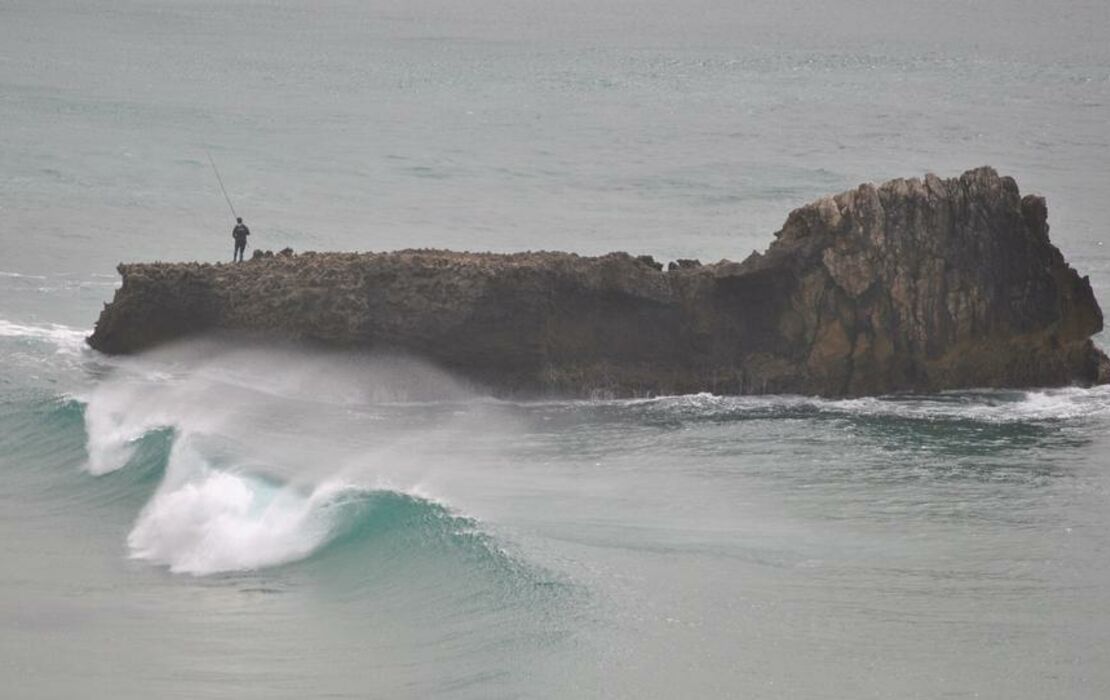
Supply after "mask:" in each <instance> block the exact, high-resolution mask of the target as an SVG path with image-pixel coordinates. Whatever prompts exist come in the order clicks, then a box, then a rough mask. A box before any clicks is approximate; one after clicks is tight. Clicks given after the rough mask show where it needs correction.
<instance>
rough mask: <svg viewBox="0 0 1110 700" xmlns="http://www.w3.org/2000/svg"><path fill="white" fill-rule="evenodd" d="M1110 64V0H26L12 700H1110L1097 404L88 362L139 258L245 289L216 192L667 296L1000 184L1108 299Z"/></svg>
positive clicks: (19, 14) (194, 353) (1106, 517)
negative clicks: (788, 224) (619, 273)
mask: <svg viewBox="0 0 1110 700" xmlns="http://www.w3.org/2000/svg"><path fill="white" fill-rule="evenodd" d="M1108 35H1110V5H1107V4H1106V3H1105V2H1104V1H1103V0H1065V1H1061V2H1056V3H1044V2H1029V1H1026V0H978V1H975V2H972V1H970V0H937V1H936V2H932V3H920V2H910V1H909V0H890V1H888V2H882V3H880V2H876V1H872V0H830V1H829V2H816V1H815V0H781V1H777V2H771V1H769V0H755V1H753V2H745V3H729V2H724V0H690V1H689V2H685V3H674V2H662V0H597V1H596V2H590V3H586V2H579V1H578V0H563V1H562V2H539V1H538V0H520V1H517V2H509V1H508V0H470V1H468V2H466V3H458V2H448V1H446V0H408V1H402V0H374V1H372V2H363V1H355V0H336V1H334V2H328V3H308V2H294V1H292V0H230V1H227V2H212V1H208V0H145V1H140V0H104V1H95V2H94V1H90V2H72V1H63V0H3V1H2V2H0V124H2V125H3V128H2V129H0V358H2V360H0V688H2V689H3V690H2V691H0V695H3V696H4V697H12V698H72V697H82V698H151V697H165V698H170V697H175V698H176V697H179V698H308V697H329V698H430V697H442V698H610V697H612V698H645V697H650V698H675V697H689V698H718V697H721V698H724V697H742V698H784V697H797V698H864V697H874V698H937V697H979V698H1048V697H1056V698H1104V697H1108V696H1110V664H1107V663H1106V661H1107V659H1110V451H1108V450H1110V430H1108V429H1110V389H1108V388H1106V387H1097V388H1093V389H1081V388H1059V389H1037V388H1025V389H1020V388H1018V389H1013V390H1006V391H999V390H978V391H963V392H953V393H945V394H940V395H932V396H885V397H875V398H860V399H851V400H826V399H819V398H811V397H801V396H761V397H724V396H714V395H709V394H698V395H692V396H668V397H656V398H644V399H636V400H598V401H505V400H499V399H497V398H494V397H492V396H489V395H484V394H483V393H481V392H480V391H477V390H475V389H473V388H472V387H470V386H468V385H466V384H465V383H462V382H460V381H458V379H457V378H455V377H452V376H451V375H450V374H448V373H446V372H444V371H443V370H441V369H438V368H436V367H433V366H430V365H427V364H425V363H423V362H421V361H420V360H419V358H403V357H390V358H385V357H367V356H359V355H354V354H346V353H338V352H334V353H332V352H322V351H308V350H304V349H298V348H292V347H280V348H277V347H260V346H247V345H228V344H226V343H217V342H215V341H208V340H203V339H199V340H197V341H194V342H189V343H185V344H181V345H178V346H173V347H167V348H164V349H161V350H158V351H156V352H151V353H148V354H145V355H143V356H138V357H131V358H111V357H106V356H103V355H100V354H98V353H96V352H94V351H92V350H90V349H89V348H87V347H86V346H85V344H84V337H85V336H86V335H87V334H88V333H89V332H90V331H91V328H92V325H93V323H94V322H95V320H96V317H97V315H98V313H99V311H100V308H101V306H102V304H103V303H104V302H106V301H108V300H110V299H111V296H112V294H113V292H114V289H115V288H116V287H117V286H118V284H119V278H118V275H117V274H116V273H115V271H114V268H115V265H116V264H117V263H118V262H120V261H148V260H171V261H176V260H204V261H212V262H215V261H223V260H228V261H229V260H230V257H231V254H232V241H231V236H230V231H231V225H232V221H233V219H232V213H231V211H230V210H229V207H228V204H227V202H225V201H224V197H223V194H222V193H221V191H220V186H219V184H218V182H217V179H216V175H215V173H214V172H213V168H212V165H211V164H210V162H209V156H211V158H212V160H213V161H214V162H215V163H216V165H217V166H218V168H219V172H220V174H221V175H222V178H223V181H224V183H225V184H226V185H227V191H228V195H229V196H230V199H231V203H232V205H233V206H234V208H235V210H236V211H237V213H238V214H239V215H241V216H243V217H244V219H245V220H246V223H247V224H248V225H249V226H250V227H251V229H252V236H251V240H250V243H251V246H252V248H258V249H272V250H275V251H276V250H279V249H282V248H284V247H287V246H288V247H292V248H293V249H294V250H296V251H306V250H317V251H323V250H378V251H380V250H392V249H398V248H410V247H411V248H424V247H443V248H452V249H461V250H474V251H484V250H491V251H522V250H541V249H547V250H571V251H575V252H579V253H582V254H601V253H606V252H609V251H613V250H626V251H629V252H632V253H634V254H650V255H654V256H655V257H656V258H657V259H659V260H661V261H664V262H666V261H669V260H673V259H676V258H698V259H700V260H702V261H706V262H708V261H716V260H719V259H722V258H728V259H733V260H739V259H743V258H744V257H746V256H747V255H748V254H749V253H750V252H751V251H752V250H762V249H764V248H765V247H766V246H767V245H768V244H769V243H770V241H771V240H772V238H773V233H774V232H775V231H776V230H777V229H778V228H779V226H781V224H782V222H783V221H784V220H785V218H786V215H787V214H788V212H789V211H790V210H791V209H792V208H794V207H797V206H801V205H802V204H805V203H806V202H808V201H811V200H813V199H815V198H817V197H820V196H822V195H825V194H829V193H834V192H838V191H841V190H845V189H850V188H852V187H855V186H856V185H857V184H859V183H860V182H867V181H881V180H884V179H888V178H891V177H900V176H905V177H909V176H920V175H922V174H924V173H925V172H936V173H937V174H939V175H942V176H953V175H957V174H959V173H960V172H962V171H963V170H966V169H969V168H972V167H975V166H979V165H984V164H990V165H993V166H995V167H996V168H997V169H998V170H999V171H1000V172H1002V173H1003V174H1008V175H1012V176H1013V177H1015V179H1016V180H1017V181H1018V183H1019V185H1020V186H1021V187H1022V190H1023V193H1028V192H1035V193H1039V194H1043V195H1045V196H1046V197H1047V199H1048V205H1049V223H1050V225H1051V227H1052V231H1051V235H1052V238H1053V241H1054V242H1055V243H1056V245H1057V246H1059V247H1060V248H1061V250H1062V251H1063V252H1064V254H1065V256H1066V257H1067V259H1068V260H1069V261H1070V262H1071V264H1072V265H1073V266H1075V267H1076V268H1077V269H1078V270H1079V272H1080V274H1083V275H1090V278H1091V283H1092V285H1093V287H1094V290H1095V294H1096V297H1097V298H1099V299H1100V300H1102V301H1103V302H1106V301H1107V300H1110V254H1108V252H1107V247H1105V246H1104V243H1105V242H1106V239H1107V235H1106V229H1105V226H1106V223H1105V222H1107V221H1110V197H1108V196H1107V195H1108V193H1110V168H1108V166H1107V164H1108V163H1110V126H1108V125H1110V43H1108V42H1107V41H1106V40H1105V37H1106V36H1108ZM250 252H251V251H250V250H248V255H249V254H250ZM1096 342H1099V343H1100V344H1101V345H1102V346H1103V347H1106V346H1107V345H1108V344H1110V343H1107V337H1106V334H1105V333H1103V334H1100V335H1099V336H1098V337H1096Z"/></svg>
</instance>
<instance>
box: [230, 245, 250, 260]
mask: <svg viewBox="0 0 1110 700" xmlns="http://www.w3.org/2000/svg"><path fill="white" fill-rule="evenodd" d="M246 249H247V242H246V241H243V242H242V243H240V242H239V241H236V242H235V254H234V255H232V256H231V261H232V262H236V261H238V262H243V252H244V251H246Z"/></svg>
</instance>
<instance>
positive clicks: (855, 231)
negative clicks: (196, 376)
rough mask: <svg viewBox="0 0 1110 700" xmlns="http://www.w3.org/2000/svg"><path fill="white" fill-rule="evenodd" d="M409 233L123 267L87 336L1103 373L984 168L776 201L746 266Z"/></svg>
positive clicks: (522, 387) (112, 348)
mask: <svg viewBox="0 0 1110 700" xmlns="http://www.w3.org/2000/svg"><path fill="white" fill-rule="evenodd" d="M681 263H682V264H680V265H673V264H672V266H671V268H672V269H669V270H666V271H664V270H662V269H660V268H661V266H660V265H658V264H656V263H655V262H654V261H653V260H651V259H650V258H645V257H640V258H636V257H632V256H630V255H627V254H625V253H612V254H609V255H605V256H601V257H580V256H578V255H575V254H573V253H557V252H538V253H517V254H510V255H501V254H491V253H458V252H450V251H437V250H405V251H399V252H393V253H362V254H346V253H326V254H313V253H305V254H301V255H278V256H273V257H263V258H260V259H255V260H251V261H249V262H246V263H242V264H238V265H232V264H197V263H175V264H169V263H143V264H126V265H120V267H119V271H120V274H121V275H122V276H123V286H122V287H121V288H120V289H119V290H117V292H116V295H115V298H114V300H113V301H112V302H111V304H108V305H106V306H105V308H104V311H103V312H102V314H101V316H100V319H99V321H98V322H97V324H96V330H95V332H94V333H93V334H92V336H90V337H89V344H90V345H92V347H94V348H96V349H98V350H101V351H103V352H106V353H133V352H137V351H141V350H144V349H147V348H150V347H153V346H155V345H158V344H161V343H165V342H168V341H172V340H176V339H180V338H185V337H188V336H192V335H197V334H204V333H213V332H216V333H228V334H235V335H241V336H246V337H250V338H255V339H264V340H291V341H308V342H312V343H320V344H324V345H327V346H332V347H342V348H352V347H354V348H364V349H367V350H372V351H380V352H389V353H404V354H408V355H415V356H417V357H421V358H425V359H427V360H430V361H432V362H434V363H436V364H438V365H440V366H443V367H445V368H447V369H450V370H452V371H454V372H457V373H459V374H460V375H462V376H464V377H467V378H469V379H471V380H474V381H476V382H479V383H481V384H484V385H486V386H488V387H489V388H491V389H492V390H494V391H495V392H498V393H503V394H516V395H520V394H532V395H535V394H558V395H571V396H583V395H614V396H628V395H650V394H671V393H687V392H696V391H712V392H716V393H728V394H748V393H801V394H819V395H825V396H851V395H863V394H879V393H889V392H897V391H915V392H932V391H938V390H945V389H958V388H968V387H1028V386H1060V385H1068V384H1081V385H1089V384H1094V383H1101V382H1106V381H1107V380H1108V379H1110V362H1108V360H1107V358H1106V356H1105V355H1104V354H1103V353H1102V352H1101V351H1100V350H1098V349H1097V348H1096V347H1095V346H1094V344H1093V343H1092V342H1091V340H1090V337H1091V336H1092V335H1093V334H1095V333H1097V332H1099V331H1100V330H1101V329H1102V312H1101V310H1100V309H1099V306H1098V303H1097V302H1096V301H1095V298H1094V295H1093V294H1092V292H1091V286H1090V283H1089V282H1088V279H1087V278H1086V277H1080V276H1079V275H1078V274H1077V273H1076V272H1075V270H1073V269H1072V268H1071V267H1070V266H1069V265H1068V264H1067V263H1066V262H1065V261H1064V258H1063V256H1062V255H1061V254H1060V251H1059V250H1058V249H1057V248H1056V247H1055V246H1053V245H1052V243H1051V242H1050V241H1049V237H1048V223H1047V209H1046V206H1045V201H1044V199H1043V198H1041V197H1037V196H1026V197H1024V198H1023V197H1022V196H1021V195H1020V194H1019V191H1018V187H1017V184H1016V183H1015V182H1014V180H1013V179H1011V178H1009V177H1000V176H999V175H998V174H997V173H996V172H995V171H994V170H993V169H991V168H980V169H977V170H972V171H969V172H966V173H964V174H963V175H962V176H960V177H959V178H952V179H941V178H938V177H936V176H934V175H927V176H926V177H925V178H924V179H920V180H919V179H911V180H903V179H898V180H891V181H890V182H887V183H884V184H882V185H880V186H874V185H870V184H867V185H861V186H860V187H858V188H857V189H855V190H851V191H849V192H844V193H842V194H838V195H836V196H833V197H826V198H824V199H821V200H818V201H817V202H814V203H812V204H809V205H807V206H804V207H802V208H800V209H797V210H795V211H794V212H792V213H791V214H790V215H789V217H788V218H787V220H786V224H785V225H784V226H783V228H782V229H781V230H780V231H778V232H777V233H776V234H775V241H774V242H773V243H772V244H771V246H770V247H769V248H768V249H767V251H766V252H765V253H762V254H759V253H753V254H752V255H751V256H750V257H749V258H748V259H747V260H745V261H744V262H742V263H735V262H730V261H721V262H719V263H715V264H710V265H700V264H698V263H696V262H695V261H681Z"/></svg>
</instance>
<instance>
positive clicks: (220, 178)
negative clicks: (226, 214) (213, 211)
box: [204, 148, 239, 221]
mask: <svg viewBox="0 0 1110 700" xmlns="http://www.w3.org/2000/svg"><path fill="white" fill-rule="evenodd" d="M204 152H205V153H206V154H207V155H208V162H209V163H211V164H212V172H214V173H216V180H217V182H219V183H220V191H221V192H223V193H224V199H226V200H227V208H228V209H230V210H231V215H232V216H233V217H235V220H236V221H238V220H239V215H238V214H236V213H235V205H233V204H232V203H231V197H228V196H227V188H226V187H224V179H223V178H222V177H220V170H219V168H217V167H216V161H214V160H212V154H211V153H209V151H208V149H207V148H206V149H204Z"/></svg>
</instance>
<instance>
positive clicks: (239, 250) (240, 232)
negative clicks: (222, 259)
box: [231, 216, 251, 262]
mask: <svg viewBox="0 0 1110 700" xmlns="http://www.w3.org/2000/svg"><path fill="white" fill-rule="evenodd" d="M235 221H236V224H235V228H234V229H232V230H231V237H232V238H234V239H235V252H234V253H232V254H231V262H236V261H238V262H243V253H244V252H245V251H246V250H247V236H249V235H251V230H250V229H249V228H247V225H246V224H244V223H243V217H241V216H239V217H236V219H235Z"/></svg>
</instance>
